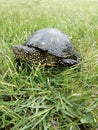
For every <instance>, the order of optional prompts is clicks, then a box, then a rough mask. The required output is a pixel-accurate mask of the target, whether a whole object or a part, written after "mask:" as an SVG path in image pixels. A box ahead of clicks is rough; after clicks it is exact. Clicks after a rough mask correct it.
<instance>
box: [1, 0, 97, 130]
mask: <svg viewBox="0 0 98 130" xmlns="http://www.w3.org/2000/svg"><path fill="white" fill-rule="evenodd" d="M97 21H98V1H97V0H80V1H78V0H72V1H69V0H40V1H38V0H33V1H32V0H29V1H28V0H21V1H19V0H14V1H12V0H8V1H6V0H0V129H1V130H4V129H5V130H9V129H12V130H96V129H97V128H98V33H97V32H98V22H97ZM44 27H56V28H59V29H60V30H62V31H63V32H65V33H66V34H67V35H68V36H69V38H70V39H71V41H72V42H73V44H74V45H75V47H76V50H77V51H78V52H79V53H80V54H81V56H82V61H81V68H80V70H79V71H78V70H77V69H75V68H77V66H74V67H71V68H60V67H57V68H49V69H45V68H42V69H41V68H39V66H37V67H36V68H35V69H34V68H33V67H32V69H31V72H30V73H28V72H27V71H26V70H21V71H20V72H17V70H16V65H15V62H14V55H13V52H12V46H13V45H15V44H22V43H24V42H25V40H26V39H27V38H28V37H29V36H30V35H31V33H32V32H34V31H36V30H38V29H41V28H44Z"/></svg>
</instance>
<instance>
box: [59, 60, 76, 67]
mask: <svg viewBox="0 0 98 130" xmlns="http://www.w3.org/2000/svg"><path fill="white" fill-rule="evenodd" d="M60 63H61V64H63V65H65V66H72V65H75V64H78V61H77V60H74V59H62V60H61V62H60Z"/></svg>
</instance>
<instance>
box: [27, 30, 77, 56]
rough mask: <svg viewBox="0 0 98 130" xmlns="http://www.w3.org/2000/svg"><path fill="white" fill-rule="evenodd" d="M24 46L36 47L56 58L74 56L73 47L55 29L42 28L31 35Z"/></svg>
mask: <svg viewBox="0 0 98 130" xmlns="http://www.w3.org/2000/svg"><path fill="white" fill-rule="evenodd" d="M25 46H28V47H36V48H39V49H41V50H44V51H47V52H48V53H49V54H52V55H55V56H57V57H68V56H70V55H73V54H74V46H73V44H72V43H71V42H70V40H69V38H68V37H67V36H66V34H64V33H63V32H61V31H60V30H58V29H56V28H44V29H41V30H39V31H36V32H35V33H33V34H32V35H31V37H30V38H29V39H28V41H27V42H26V43H25Z"/></svg>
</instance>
